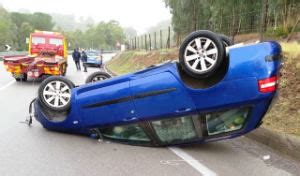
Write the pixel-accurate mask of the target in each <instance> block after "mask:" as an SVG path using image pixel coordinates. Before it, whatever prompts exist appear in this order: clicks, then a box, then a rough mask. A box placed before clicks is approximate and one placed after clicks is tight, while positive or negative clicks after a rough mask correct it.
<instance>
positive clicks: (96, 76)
mask: <svg viewBox="0 0 300 176" xmlns="http://www.w3.org/2000/svg"><path fill="white" fill-rule="evenodd" d="M109 78H111V76H110V75H109V74H108V73H105V72H95V73H93V74H91V75H90V76H89V77H88V78H87V79H86V81H85V83H93V82H98V81H102V80H105V79H109Z"/></svg>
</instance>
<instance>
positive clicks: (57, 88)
mask: <svg viewBox="0 0 300 176" xmlns="http://www.w3.org/2000/svg"><path fill="white" fill-rule="evenodd" d="M74 87H75V85H74V84H73V83H72V82H71V81H70V80H68V79H66V78H64V77H61V76H51V77H49V78H47V79H45V80H44V81H43V82H42V83H41V85H40V87H39V90H38V98H39V100H40V102H41V103H42V104H43V105H44V106H45V107H47V108H49V109H50V110H54V111H59V112H62V111H67V110H69V109H70V106H71V90H72V88H74Z"/></svg>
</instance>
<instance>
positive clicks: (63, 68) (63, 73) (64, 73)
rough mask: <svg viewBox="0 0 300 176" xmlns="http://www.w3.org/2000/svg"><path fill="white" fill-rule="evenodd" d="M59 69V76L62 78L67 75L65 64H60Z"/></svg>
mask: <svg viewBox="0 0 300 176" xmlns="http://www.w3.org/2000/svg"><path fill="white" fill-rule="evenodd" d="M59 69H60V72H61V75H62V76H66V73H67V64H62V65H61V66H60V68H59Z"/></svg>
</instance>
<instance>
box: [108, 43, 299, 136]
mask: <svg viewBox="0 0 300 176" xmlns="http://www.w3.org/2000/svg"><path fill="white" fill-rule="evenodd" d="M281 46H282V48H283V53H284V59H283V62H284V66H283V68H282V69H281V74H282V76H281V77H280V86H279V90H280V91H279V94H278V98H277V100H276V101H275V102H274V105H273V107H272V108H271V110H270V111H269V112H268V114H267V115H266V117H265V118H264V124H263V126H265V127H267V128H270V129H272V130H275V131H278V132H281V133H286V134H294V135H298V136H300V44H298V43H281ZM177 58H178V50H176V49H171V50H155V51H151V52H146V51H127V52H123V53H121V54H119V55H117V56H116V57H115V58H114V59H112V60H111V61H110V62H109V63H108V64H107V68H108V69H109V70H111V71H113V72H115V73H116V74H125V73H130V72H133V71H137V70H140V69H142V68H145V67H148V66H150V65H153V64H157V63H161V62H163V61H166V60H169V59H177Z"/></svg>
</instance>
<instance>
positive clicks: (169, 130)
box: [151, 116, 198, 143]
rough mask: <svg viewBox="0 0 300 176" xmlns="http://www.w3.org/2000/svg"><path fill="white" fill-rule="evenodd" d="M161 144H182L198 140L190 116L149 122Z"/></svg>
mask: <svg viewBox="0 0 300 176" xmlns="http://www.w3.org/2000/svg"><path fill="white" fill-rule="evenodd" d="M151 123H152V126H153V128H154V130H155V132H156V134H157V136H158V138H159V139H160V141H161V142H162V143H182V142H187V141H192V140H195V139H197V138H198V136H197V133H196V130H195V127H194V123H193V120H192V116H185V117H179V118H172V119H165V120H157V121H153V122H151Z"/></svg>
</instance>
